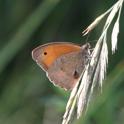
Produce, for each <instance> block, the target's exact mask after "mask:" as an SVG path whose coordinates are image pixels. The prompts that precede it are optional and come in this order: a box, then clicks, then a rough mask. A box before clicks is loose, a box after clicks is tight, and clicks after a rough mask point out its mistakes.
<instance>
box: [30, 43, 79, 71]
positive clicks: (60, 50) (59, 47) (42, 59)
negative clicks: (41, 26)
mask: <svg viewBox="0 0 124 124" xmlns="http://www.w3.org/2000/svg"><path fill="white" fill-rule="evenodd" d="M80 50H81V47H80V46H78V45H75V44H73V43H68V42H52V43H48V44H45V45H41V46H39V47H37V48H35V49H34V50H33V51H32V58H33V60H35V61H36V62H37V64H38V65H39V66H40V67H41V68H42V69H43V70H44V71H47V70H48V68H49V67H50V66H51V65H52V63H53V62H54V61H55V60H56V59H57V58H58V57H60V56H62V55H64V54H67V53H70V52H76V51H80Z"/></svg>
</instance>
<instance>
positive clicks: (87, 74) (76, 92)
mask: <svg viewBox="0 0 124 124" xmlns="http://www.w3.org/2000/svg"><path fill="white" fill-rule="evenodd" d="M123 1H124V0H119V1H118V2H116V3H115V4H114V5H113V6H112V7H111V8H110V9H109V10H108V11H106V12H105V13H104V14H102V15H101V16H99V17H98V18H97V19H96V20H95V21H94V22H93V23H92V24H91V25H90V26H88V28H87V29H85V30H84V31H83V33H84V35H86V34H88V33H89V32H90V31H91V30H92V29H93V28H94V27H95V26H96V25H97V24H98V23H99V22H100V21H101V19H102V18H103V17H104V16H105V15H106V14H108V13H109V15H108V17H107V20H106V23H105V25H104V27H103V32H102V34H101V36H100V38H99V39H98V41H97V43H96V46H95V48H94V50H93V52H92V54H91V58H90V60H89V62H88V64H87V65H86V67H85V69H84V70H83V72H82V75H81V77H80V79H79V81H80V80H81V81H80V83H79V81H78V83H77V85H76V86H75V88H74V89H73V90H72V93H71V96H70V98H69V101H68V104H67V107H66V112H65V115H64V118H63V123H62V124H68V123H69V121H70V119H71V117H72V113H73V111H74V108H75V107H76V106H77V118H79V117H80V116H81V114H82V112H83V111H84V110H85V109H87V106H88V104H89V102H90V100H91V98H92V94H93V89H94V87H95V86H96V84H98V85H99V86H100V87H101V89H102V82H103V80H104V79H105V75H106V68H107V64H108V46H107V31H108V28H109V27H110V25H111V22H112V21H113V19H114V17H115V15H116V14H117V12H118V11H119V15H118V18H117V21H116V22H115V25H114V28H113V32H112V51H115V48H116V46H117V36H118V33H119V19H120V14H121V9H122V4H123Z"/></svg>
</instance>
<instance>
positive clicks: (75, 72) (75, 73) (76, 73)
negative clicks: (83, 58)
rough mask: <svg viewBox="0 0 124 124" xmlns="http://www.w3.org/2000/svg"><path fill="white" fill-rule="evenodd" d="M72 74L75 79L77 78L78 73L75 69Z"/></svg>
mask: <svg viewBox="0 0 124 124" xmlns="http://www.w3.org/2000/svg"><path fill="white" fill-rule="evenodd" d="M73 76H74V78H75V79H77V78H79V74H78V72H77V71H76V70H75V71H74V74H73Z"/></svg>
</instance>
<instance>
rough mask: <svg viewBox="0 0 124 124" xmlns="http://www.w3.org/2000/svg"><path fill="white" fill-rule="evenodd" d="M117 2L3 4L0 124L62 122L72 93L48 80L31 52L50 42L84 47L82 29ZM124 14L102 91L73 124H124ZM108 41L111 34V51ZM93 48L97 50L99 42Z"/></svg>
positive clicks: (15, 0) (9, 0) (23, 0)
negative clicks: (115, 49)
mask: <svg viewBox="0 0 124 124" xmlns="http://www.w3.org/2000/svg"><path fill="white" fill-rule="evenodd" d="M115 2H116V0H103V1H99V0H0V124H60V123H61V121H62V116H63V114H64V110H65V106H66V103H67V100H68V98H69V92H65V91H63V90H62V89H60V88H57V87H54V86H53V85H52V84H51V83H50V82H49V80H48V79H47V77H46V75H45V73H44V72H43V71H42V70H41V69H40V68H39V67H38V66H37V65H36V63H35V62H34V61H33V60H32V58H31V51H32V49H33V48H35V47H36V46H38V45H40V44H44V43H47V42H52V41H68V42H74V43H78V44H84V43H85V41H86V37H82V34H81V32H82V31H83V29H85V28H86V26H88V25H89V24H90V23H91V22H92V21H93V20H94V19H95V18H96V17H97V16H98V15H100V14H101V13H103V12H104V11H105V10H107V9H108V8H109V7H110V6H112V5H113V4H114V3H115ZM123 13H124V9H123V10H122V14H121V20H120V34H119V42H118V50H117V51H116V53H115V54H114V55H112V54H111V51H110V50H109V53H110V54H109V66H108V71H107V75H108V76H107V79H106V81H105V82H104V84H105V85H104V89H103V93H102V94H100V95H99V96H98V97H96V98H95V99H94V100H93V102H91V106H90V107H89V109H88V112H87V114H86V115H85V116H83V117H82V118H81V119H79V120H78V121H74V124H84V123H85V124H124V41H123V39H124V35H123V32H124V23H123V22H124V16H123ZM104 21H105V20H104ZM104 21H102V22H101V24H99V26H98V27H97V28H96V29H95V30H94V31H93V32H92V33H91V34H90V37H89V40H90V41H93V40H97V39H98V37H99V35H100V32H101V31H102V30H101V29H102V26H103V24H104ZM110 32H111V29H110ZM110 32H109V33H110ZM110 37H111V36H110V35H108V39H109V40H108V43H109V48H110V42H109V41H110ZM91 45H92V46H95V42H94V41H93V42H91Z"/></svg>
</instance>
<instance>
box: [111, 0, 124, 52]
mask: <svg viewBox="0 0 124 124" xmlns="http://www.w3.org/2000/svg"><path fill="white" fill-rule="evenodd" d="M122 5H123V1H122V2H121V3H120V9H119V14H118V17H117V20H116V22H115V24H114V27H113V31H112V36H111V44H112V53H115V50H116V49H117V38H118V34H119V20H120V14H121V10H122Z"/></svg>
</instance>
